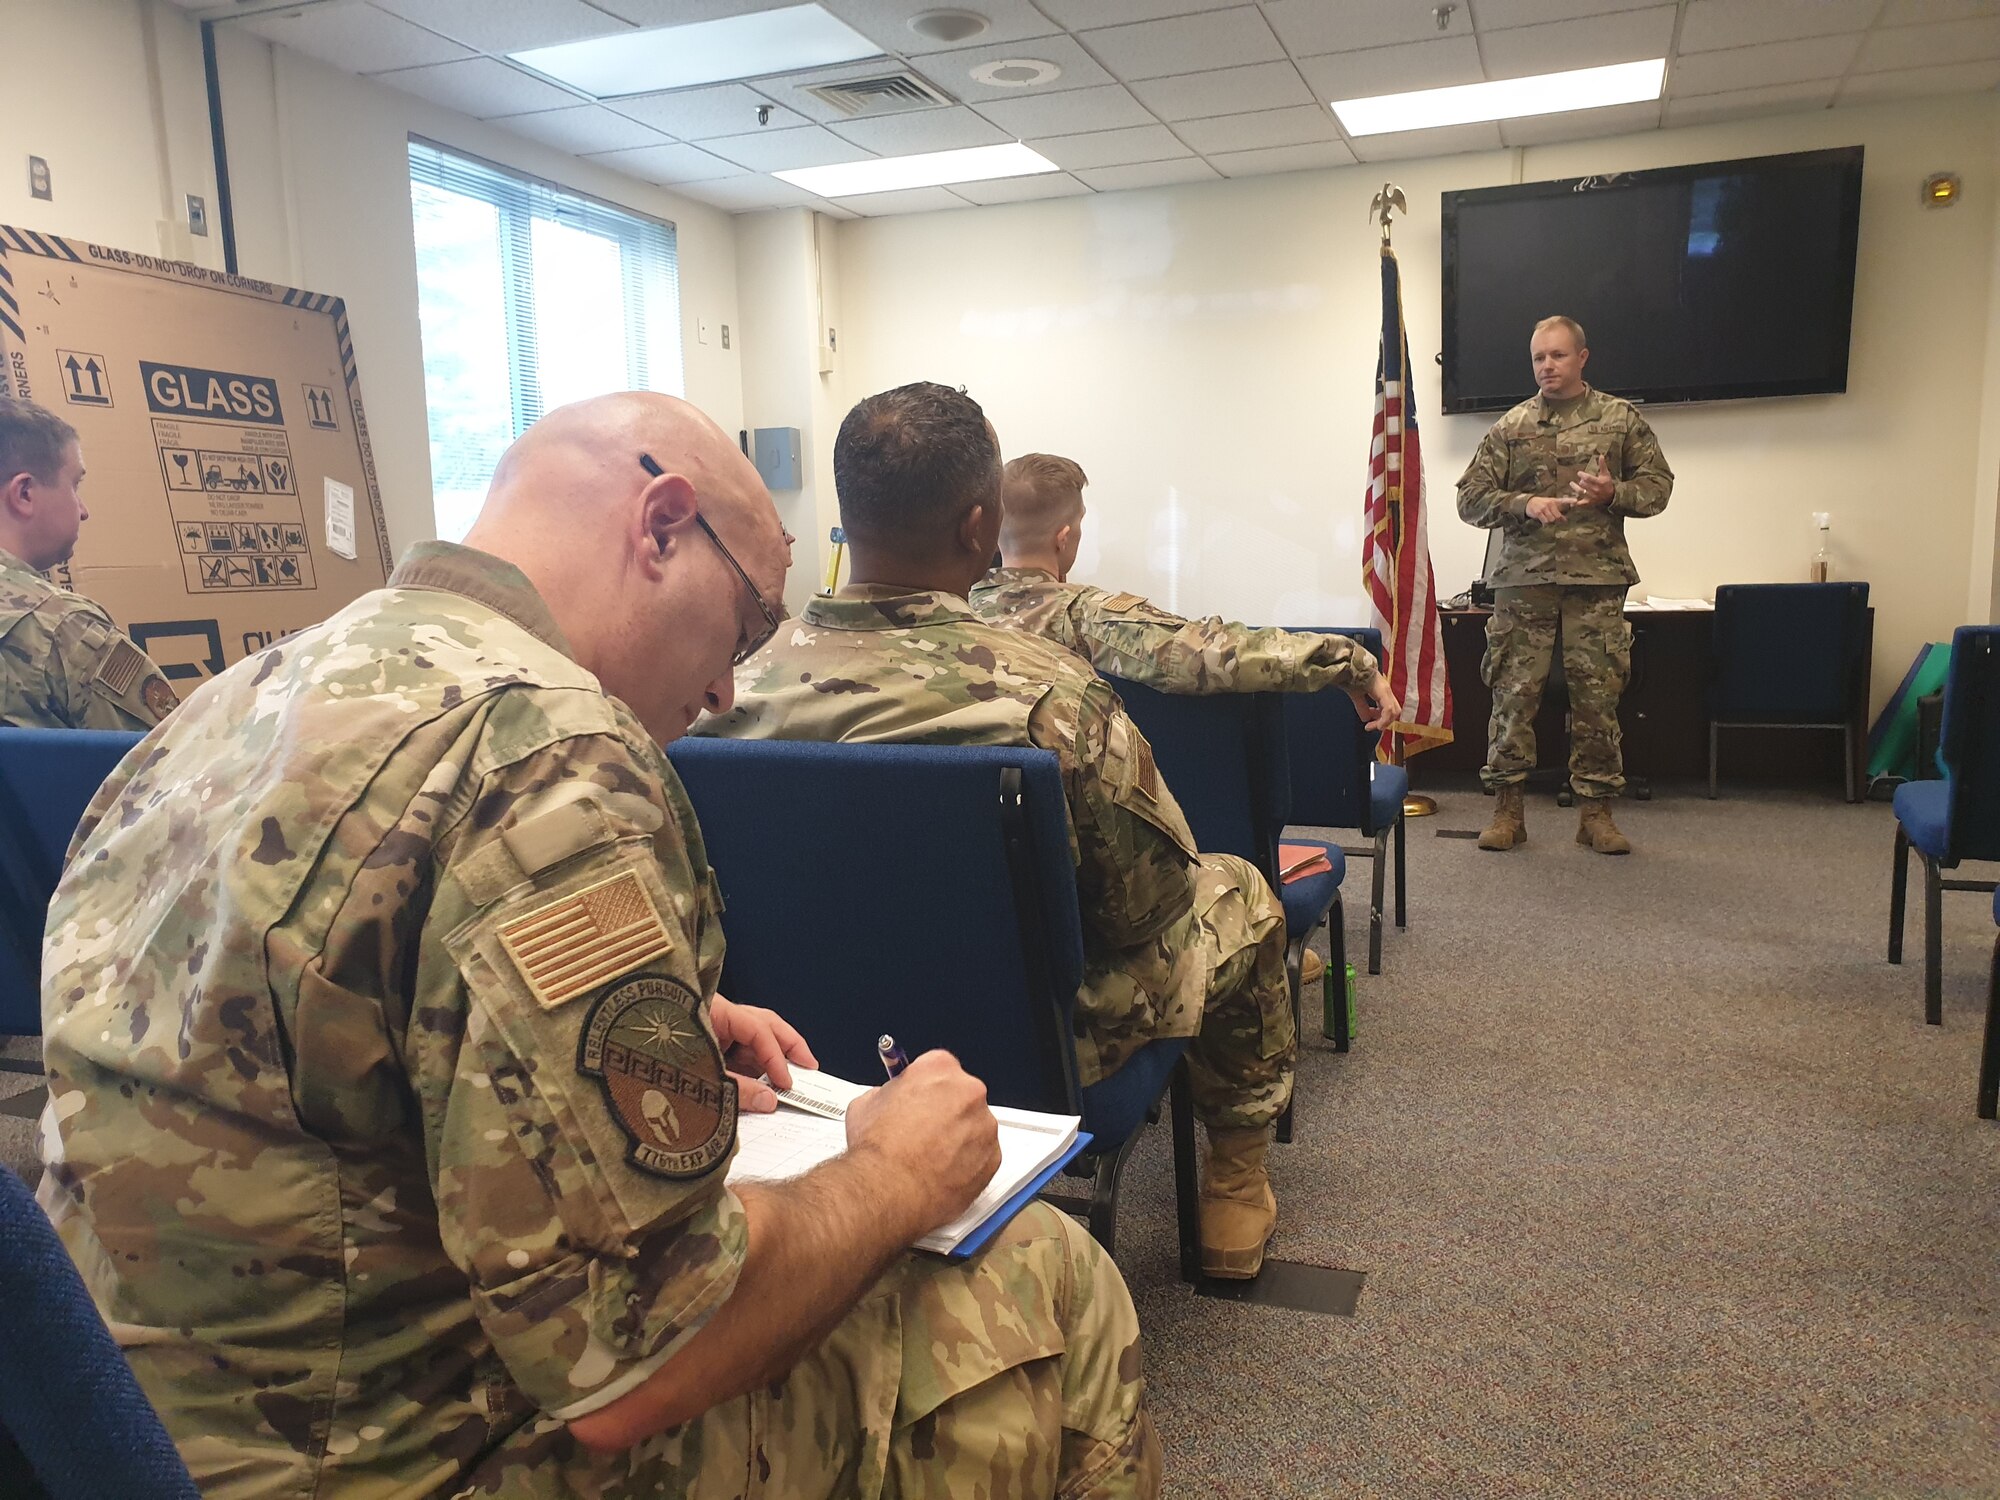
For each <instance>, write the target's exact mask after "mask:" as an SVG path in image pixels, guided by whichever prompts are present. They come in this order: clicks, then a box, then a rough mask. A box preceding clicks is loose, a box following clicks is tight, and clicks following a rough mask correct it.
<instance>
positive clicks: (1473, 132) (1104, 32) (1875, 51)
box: [175, 0, 2000, 216]
mask: <svg viewBox="0 0 2000 1500" xmlns="http://www.w3.org/2000/svg"><path fill="white" fill-rule="evenodd" d="M175 3H176V4H178V5H181V6H183V7H184V8H186V9H188V10H190V11H192V12H194V13H195V14H197V15H201V16H204V17H208V18H212V19H218V20H220V19H223V18H224V17H227V18H228V19H229V21H230V24H232V25H237V26H242V27H245V28H247V29H248V30H251V31H254V32H256V33H257V34H258V35H259V36H262V37H265V38H268V39H269V40H271V41H273V42H277V43H280V44H282V45H284V46H287V47H294V48H296V49H298V50H299V51H301V52H304V53H308V54H310V55H311V56H313V57H316V58H319V59H321V60H323V61H325V62H328V63H331V64H333V65H334V66H336V67H339V68H343V69H346V70H348V71H350V72H354V73H360V74H365V75H367V76H369V77H372V78H375V79H377V80H378V81H380V82H382V83H385V84H388V85H389V86H391V87H393V88H399V89H404V90H406V91H408V92H410V93H412V94H417V95H419V96H421V97H423V98H425V99H429V100H432V101H433V102H435V103H438V104H442V105H446V106H448V107H449V108H451V109H455V110H458V111H460V112H461V113H464V114H468V115H472V116H475V117H477V118H479V119H482V120H490V121H492V122H493V123H494V124H496V125H498V126H500V127H501V128H503V129H506V130H510V131H514V132H516V133H518V134H520V135H523V136H526V137H528V138H530V139H532V140H536V141H540V142H542V143H544V144H546V145H551V146H555V147H559V148H560V149H562V150H564V151H569V152H572V153H574V154H576V155H578V156H582V157H585V158H587V159H589V160H592V161H595V162H599V163H601V164H602V165H604V166H606V167H609V168H611V169H613V170H615V171H620V172H625V173H629V174H630V175H632V176H634V177H638V178H642V179H644V180H646V181H649V182H657V183H664V184H670V185H672V186H673V187H674V188H675V190H676V191H678V192H681V193H683V194H685V195H687V196H688V197H691V198H696V199H700V200H702V201H704V202H708V203H712V204H715V205H716V206H718V207H721V208H724V209H727V210H728V211H730V212H732V213H741V212H749V211H753V210H756V209H760V208H774V207H780V206H790V205H795V204H808V205H811V206H814V207H817V208H821V209H823V210H825V211H827V212H829V213H834V214H839V215H843V216H852V215H857V214H859V215H872V214H890V213H912V212H920V211H925V210H929V209H935V208H950V207H957V206H963V205H966V204H975V203H978V204H985V203H1007V202H1016V201H1019V200H1022V199H1026V198H1040V197H1059V196H1065V195H1070V194H1078V193H1093V192H1116V191H1118V190H1120V189H1124V188H1133V187H1150V186H1158V185H1161V184H1165V183H1178V182H1199V181H1208V180H1213V179H1214V178H1216V177H1218V176H1220V177H1243V176H1253V175H1258V174H1263V173H1270V172H1292V171H1299V170H1303V169H1308V168H1315V167H1326V166H1338V165H1344V164H1347V163H1350V162H1355V161H1394V160H1398V159H1401V158H1407V157H1413V156H1436V155H1446V154H1449V153H1452V152H1458V151H1479V150H1490V149H1494V148H1496V147H1499V146H1502V145H1539V144H1544V143H1548V142H1554V141H1562V140H1579V139H1585V138H1589V137H1592V136H1604V135H1615V134H1623V133H1628V132H1632V131H1641V130H1651V129H1656V128H1659V127H1661V126H1670V125H1684V124H1690V123H1694V122H1702V121H1711V120H1720V119H1730V118H1736V117H1741V116H1745V115H1755V114H1771V113H1784V112H1791V111H1797V110H1803V109H1824V108H1833V107H1837V106H1839V105H1842V104H1855V103H1870V104H1872V103H1877V102H1880V101H1882V100H1887V99H1910V98H1920V97H1927V96H1931V95H1936V94H1942V93H1961V92H1969V91H1973V90H1986V89H1992V88H1995V87H2000V0H1665V3H1662V0H1455V3H1452V4H1449V5H1444V6H1440V5H1439V4H1438V3H1437V0H1256V3H1246V0H821V3H822V4H823V5H824V6H825V7H826V9H828V10H830V11H832V12H833V13H834V14H836V15H837V16H839V17H840V19H841V20H843V21H845V22H846V23H847V24H848V25H850V26H852V27H854V28H855V29H856V30H857V31H860V32H861V33H862V34H863V35H864V36H866V37H868V38H869V40H871V41H873V42H874V43H875V44H876V45H878V46H879V47H881V48H882V50H883V53H884V54H885V60H880V61H872V62H863V63H848V64H844V65H842V66H840V67H837V68H824V69H818V70H815V71H812V72H809V73H795V74H788V75H785V76H781V77H772V76H766V77H762V78H757V79H751V80H746V81H744V82H742V83H728V84H719V85H711V86H708V87H703V88H691V89H680V90H674V91H671V92H665V93H658V94H647V95H641V96H638V97H631V98H621V99H615V100H608V101H606V102H604V103H602V104H598V103H596V102H594V101H591V100H589V99H586V98H583V97H580V96H578V95H577V94H575V93H574V92H573V91H571V90H568V89H566V88H563V87H561V86H559V85H556V84H554V83H551V82H549V81H547V80H545V79H542V78H539V77H537V76H535V75H534V74H531V73H529V72H528V71H526V70H525V69H522V68H520V67H517V66H516V65H515V64H514V63H512V62H511V61H509V60H508V58H507V54H508V53H510V52H516V51H521V50H523V49H526V48H529V47H540V46H547V45H550V44H552V43H557V42H567V41H578V40H582V39H584V38H587V37H596V36H607V35H615V34H617V33H619V32H621V31H628V30H632V29H634V28H636V27H643V26H660V25H669V24H675V23H680V22H688V21H700V20H710V19H714V18H717V17H721V16H728V15H740V14H744V13H747V12H751V11H762V10H774V9H778V8H779V7H781V6H783V5H788V4H795V3H798V0H295V3H293V4H290V5H287V6H284V7H283V8H275V0H175ZM246 7H248V8H250V9H252V10H254V11H257V12H258V13H253V14H245V9H246ZM939 7H946V8H951V9H960V10H971V11H974V12H976V13H977V14H979V15H981V16H984V17H985V18H986V19H987V20H988V21H989V22H990V23H991V24H990V25H989V27H988V28H987V30H985V31H984V32H982V33H981V34H980V35H978V36H975V37H971V38H968V39H967V40H966V41H965V42H964V43H963V44H961V45H958V46H946V45H944V44H941V43H938V42H936V41H932V40H928V39H926V38H924V37H921V36H919V35H918V34H917V33H916V32H915V31H913V30H911V29H910V24H909V23H910V21H911V19H912V18H913V17H915V16H917V15H919V14H921V13H922V12H924V11H926V10H930V9H933V8H939ZM1662 54H1664V55H1665V56H1666V58H1667V85H1666V95H1665V98H1664V99H1663V100H1662V101H1661V102H1660V103H1658V104H1648V105H1622V106H1618V107H1616V108H1612V109H1601V110H1588V111H1580V112H1577V113H1574V114H1565V115H1553V116H1541V117H1537V118H1533V119H1527V120H1519V121H1511V122H1508V123H1506V124H1501V125H1475V126H1462V127H1455V128H1449V129H1443V130H1428V131H1413V132H1407V133H1403V134H1398V135H1392V136H1375V137H1364V138H1359V139H1356V138H1350V137H1349V136H1348V135H1347V134H1346V133H1345V132H1344V131H1343V130H1342V129H1341V128H1340V124H1339V121H1338V120H1336V119H1335V118H1334V116H1333V114H1332V112H1331V111H1330V110H1328V109H1327V108H1326V107H1325V105H1326V102H1327V101H1328V100H1329V99H1335V98H1348V97H1354V96H1357V95H1365V94H1383V93H1395V92H1398V91H1401V90H1404V89H1414V88H1432V87H1438V86H1442V85H1447V84H1459V83H1477V82H1480V81H1481V80H1485V79H1499V78H1514V77H1520V76H1523V75H1526V74H1530V73H1540V72H1547V71H1550V70H1552V69H1556V68H1581V67H1590V66H1593V65H1596V64H1599V63H1611V62H1629V61H1634V60H1637V59H1640V58H1644V57H1657V56H1660V55H1662ZM1013 58H1020V59H1031V60H1036V61H1042V62H1050V63H1055V64H1057V65H1058V66H1059V67H1060V68H1061V73H1060V75H1059V76H1058V77H1055V78H1053V79H1050V80H1048V81H1046V82H1043V83H1040V84H1037V85H1034V86H1032V87H1028V88H1006V87H999V86H995V85H991V84H985V83H981V82H979V81H978V80H976V79H974V78H973V77H972V76H971V74H972V70H973V69H974V68H975V67H978V66H979V65H980V64H982V63H987V62H996V61H1001V60H1004V59H1013ZM899 70H907V71H909V72H912V73H915V74H917V75H918V76H919V77H921V78H922V79H924V80H925V81H927V82H928V83H930V84H931V85H932V86H934V87H935V88H936V89H938V90H939V91H940V92H942V93H943V94H945V95H946V96H947V97H948V98H949V99H950V100H952V101H953V102H952V103H951V104H948V105H945V106H941V107H939V108H936V109H927V110H921V111H916V112H911V113H906V114H895V115H884V116H874V117H865V118H860V119H847V118H844V117H843V116H842V115H841V114H840V112H839V111H838V110H836V109H834V108H833V107H832V106H830V105H828V104H826V103H824V102H823V101H821V100H819V99H817V98H815V97H814V96H813V95H811V94H808V93H806V92H805V88H806V86H808V85H811V84H816V83H823V82H827V81H831V80H835V79H846V78H861V77H869V76H873V75H877V74H880V73H885V72H890V71H899ZM760 105H769V106H770V108H771V119H770V121H769V123H768V124H766V125H763V126H759V125H758V123H757V118H756V112H757V109H758V107H759V106H760ZM1016 139H1019V140H1024V141H1026V142H1027V143H1028V144H1029V145H1031V146H1033V147H1034V148H1035V149H1036V150H1038V151H1040V152H1041V153H1042V154H1043V155H1045V156H1047V157H1048V158H1049V159H1050V160H1051V161H1053V162H1055V163H1056V164H1057V165H1058V166H1060V167H1061V168H1063V170H1062V171H1061V172H1059V173H1056V174H1052V175H1049V176H1045V177H1037V178H1023V179H1016V180H1012V181H1007V182H997V183H984V184H968V185H966V186H963V187H958V188H950V189H946V188H926V189H923V190H921V191H918V192H907V193H882V194H876V195H874V196H872V197H868V198H850V199H843V200H840V201H837V202H833V203H828V202H824V201H822V200H820V199H816V198H814V197H812V196H811V195H810V194H808V193H805V192H802V191H801V190H800V189H797V188H794V187H792V186H790V185H789V184H787V183H784V182H780V181H778V180H777V179H776V178H774V177H772V176H770V175H768V174H769V173H771V172H772V171H774V170H780V169H784V168H788V167H804V166H817V165H822V164H827V163H833V162H843V161H856V160H861V159H864V158H867V157H871V156H899V155H904V154H907V153H911V152H919V151H945V150H953V149H956V148H959V147H964V146H982V145H992V144H996V143H999V142H1002V141H1009V140H1016Z"/></svg>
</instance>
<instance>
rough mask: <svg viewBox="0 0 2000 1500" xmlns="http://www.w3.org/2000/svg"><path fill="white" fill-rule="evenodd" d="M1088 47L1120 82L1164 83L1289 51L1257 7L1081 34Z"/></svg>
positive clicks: (1270, 58)
mask: <svg viewBox="0 0 2000 1500" xmlns="http://www.w3.org/2000/svg"><path fill="white" fill-rule="evenodd" d="M1081 35H1082V37H1083V41H1084V45H1086V46H1087V47H1089V48H1090V50H1091V52H1092V54H1093V55H1095V56H1096V57H1097V58H1099V59H1100V60H1101V61H1102V62H1103V63H1104V65H1105V66H1106V67H1107V68H1109V69H1110V70H1111V71H1112V72H1113V73H1116V74H1117V75H1118V76H1119V77H1120V78H1122V79H1125V80H1126V81H1128V82H1130V81H1131V80H1133V79H1136V78H1165V77H1167V76H1168V75H1170V74H1174V73H1201V72H1205V71H1207V70H1209V69H1211V68H1229V67H1235V66H1237V65H1238V64H1240V63H1259V62H1276V61H1278V60H1279V59H1281V58H1283V57H1284V55H1285V49H1284V48H1283V47H1280V46H1279V45H1278V39H1277V38H1276V37H1275V36H1273V35H1271V28H1270V27H1268V26H1266V25H1265V24H1264V18H1263V17H1262V16H1261V15H1259V14H1258V13H1257V9H1256V7H1255V6H1250V5H1245V6H1241V7H1239V8H1237V9H1235V10H1216V11H1205V12H1203V13H1202V14H1200V15H1194V16H1177V17H1175V18H1174V19H1172V20H1170V21H1141V22H1139V23H1138V24H1136V25H1133V26H1112V27H1107V28H1106V29H1104V30H1102V31H1086V32H1083V33H1081Z"/></svg>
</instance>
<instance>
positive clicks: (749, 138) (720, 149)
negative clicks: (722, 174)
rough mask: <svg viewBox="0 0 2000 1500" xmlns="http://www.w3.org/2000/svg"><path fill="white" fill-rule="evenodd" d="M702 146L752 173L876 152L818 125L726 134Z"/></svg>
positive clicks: (817, 164)
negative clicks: (844, 139)
mask: <svg viewBox="0 0 2000 1500" xmlns="http://www.w3.org/2000/svg"><path fill="white" fill-rule="evenodd" d="M702 149H703V150H705V151H710V152H713V153H714V154H715V155H717V156H719V157H721V158H722V159H723V160H724V161H733V162H735V163H736V165H737V166H739V167H748V168H749V169H750V170H751V171H753V172H788V171H790V170H791V169H792V168H794V167H830V166H832V165H833V164H834V163H836V162H844V161H866V160H868V159H869V158H870V157H871V156H873V155H874V154H875V153H874V152H873V151H870V150H869V149H868V148H867V147H866V146H857V145H855V144H854V143H853V142H852V141H843V140H842V139H841V138H840V137H839V136H837V135H835V134H834V133H833V132H832V131H831V130H823V129H821V128H820V127H819V126H817V125H805V126H801V127H800V128H799V129H797V130H759V131H757V132H755V133H754V134H751V135H724V136H717V137H716V138H715V139H714V140H709V141H703V142H702Z"/></svg>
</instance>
